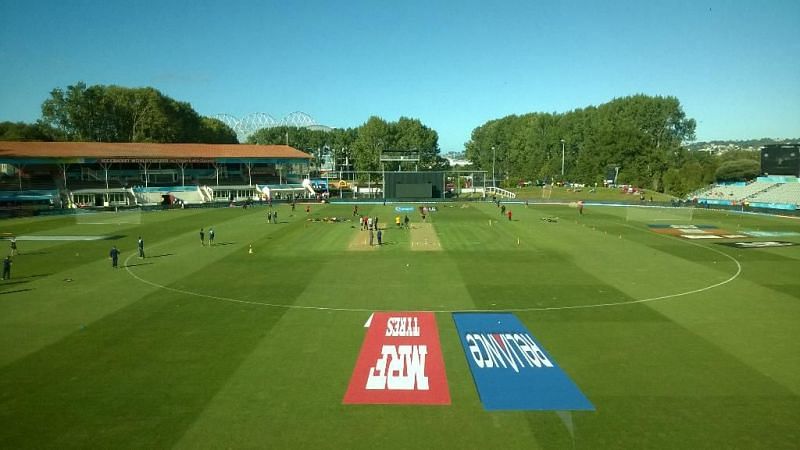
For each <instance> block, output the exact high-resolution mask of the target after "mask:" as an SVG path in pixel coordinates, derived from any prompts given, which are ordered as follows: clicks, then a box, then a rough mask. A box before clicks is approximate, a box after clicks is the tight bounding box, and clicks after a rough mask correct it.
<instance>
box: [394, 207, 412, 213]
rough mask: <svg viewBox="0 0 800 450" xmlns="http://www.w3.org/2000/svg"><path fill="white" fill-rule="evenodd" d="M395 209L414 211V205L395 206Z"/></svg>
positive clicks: (398, 210)
mask: <svg viewBox="0 0 800 450" xmlns="http://www.w3.org/2000/svg"><path fill="white" fill-rule="evenodd" d="M394 210H395V211H397V212H414V207H413V206H395V207H394Z"/></svg>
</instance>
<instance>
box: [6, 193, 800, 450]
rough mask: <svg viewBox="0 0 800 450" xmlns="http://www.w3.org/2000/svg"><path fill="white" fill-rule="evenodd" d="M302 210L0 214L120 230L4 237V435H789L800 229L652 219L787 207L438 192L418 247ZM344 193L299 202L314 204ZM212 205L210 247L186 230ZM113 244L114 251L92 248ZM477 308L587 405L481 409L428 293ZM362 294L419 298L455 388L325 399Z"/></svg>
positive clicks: (444, 317)
mask: <svg viewBox="0 0 800 450" xmlns="http://www.w3.org/2000/svg"><path fill="white" fill-rule="evenodd" d="M302 208H303V206H300V207H298V211H297V212H296V213H295V214H294V216H291V213H290V210H289V207H288V206H286V205H281V206H279V207H278V210H279V211H280V221H281V223H279V224H277V225H268V224H267V223H266V220H265V213H266V209H265V208H250V209H239V208H224V209H193V210H188V209H187V210H170V211H159V212H148V213H141V215H139V216H137V215H135V214H134V215H131V216H130V217H128V219H126V221H129V222H132V223H119V224H114V223H109V224H103V223H104V222H113V214H112V213H109V214H107V215H102V216H96V220H94V217H95V216H91V217H90V218H89V219H87V218H81V221H80V222H81V223H77V222H76V219H75V218H73V217H52V218H33V219H19V220H7V221H2V222H0V232H6V233H14V234H16V235H20V236H22V235H43V236H74V235H80V236H89V235H104V236H115V238H114V239H113V240H100V241H51V240H40V241H29V240H20V241H19V249H20V252H21V255H19V256H17V257H16V258H14V265H13V278H12V279H11V280H6V281H3V282H1V283H0V290H1V291H0V448H7V449H19V448H59V449H64V448H104V449H105V448H148V449H154V448H184V449H196V448H282V447H290V448H526V449H531V448H572V447H575V448H586V449H594V448H607V447H608V448H669V449H674V448H769V449H775V448H797V445H798V442H800V426H798V424H800V398H799V397H798V396H800V301H799V300H800V281H798V280H799V278H798V269H799V268H800V264H799V263H800V246H797V247H786V248H774V249H747V250H742V249H734V248H730V247H724V246H720V245H717V244H715V243H712V242H708V241H700V242H698V241H689V240H685V239H681V238H678V237H671V236H664V235H659V234H656V233H654V232H652V231H650V230H649V229H648V227H647V224H648V223H662V224H664V223H675V224H683V223H689V222H691V223H694V224H709V225H717V226H719V227H720V228H724V229H726V230H728V231H731V232H737V231H742V230H762V231H791V232H800V221H798V220H794V219H788V218H780V217H763V216H754V215H742V214H736V213H725V212H716V211H705V210H698V211H695V212H694V215H693V217H691V220H690V218H689V217H688V215H682V213H675V212H673V211H672V210H658V209H649V210H648V209H635V210H634V209H631V208H615V207H599V206H591V205H590V206H587V208H586V210H585V214H584V215H583V216H578V214H577V211H576V209H574V208H569V207H567V206H543V205H535V206H534V205H531V206H529V207H527V208H526V207H525V206H524V205H519V204H517V205H511V206H510V209H511V210H512V211H513V219H514V220H513V221H511V222H509V221H508V220H507V219H506V218H503V217H501V216H500V214H499V211H498V209H497V208H496V207H495V206H493V205H491V204H487V203H483V204H466V205H464V206H463V207H462V205H460V204H454V205H453V206H452V207H449V206H448V205H443V206H440V207H439V208H440V209H439V211H438V212H436V213H434V214H433V215H432V223H433V227H434V230H435V232H436V235H435V236H436V237H437V238H438V239H439V243H438V245H437V244H436V243H435V242H434V240H433V239H431V240H429V241H427V243H426V242H421V241H415V240H414V239H415V237H414V236H416V235H415V233H414V230H412V231H411V232H408V231H398V230H394V229H393V224H392V223H391V222H392V221H393V217H394V216H395V213H394V206H393V205H387V206H383V205H360V211H361V212H363V213H366V214H369V215H371V216H379V217H380V219H381V221H382V222H383V223H384V224H388V226H389V230H388V231H387V232H386V235H385V241H386V243H387V244H386V245H384V246H382V247H381V248H376V249H363V248H361V247H363V241H362V239H364V238H363V236H364V235H365V232H360V231H359V230H358V229H357V226H356V223H355V222H350V223H348V222H344V223H319V222H307V221H306V214H305V212H304V211H302ZM351 211H352V206H349V205H327V206H323V205H313V206H312V216H314V217H318V218H320V217H325V216H339V217H344V218H351V217H352V213H351ZM410 217H411V219H412V223H413V224H416V223H417V222H418V215H417V214H413V215H410ZM544 217H558V218H559V220H558V223H551V222H546V221H543V220H541V219H542V218H544ZM492 219H494V220H495V222H493V223H492V225H491V226H490V225H489V222H490V220H492ZM88 222H91V224H90V223H88ZM136 222H140V223H136ZM212 226H213V228H214V229H215V231H216V234H217V238H216V241H217V245H216V246H215V247H213V248H208V247H201V246H200V243H199V237H198V231H199V229H200V227H205V228H206V229H208V227H212ZM139 235H141V236H142V237H143V238H144V240H145V243H146V251H147V254H148V258H146V259H144V260H140V259H139V258H137V257H136V256H135V251H136V239H137V236H139ZM426 239H427V238H426ZM769 239H771V240H774V239H777V240H782V241H792V242H800V236H788V237H780V238H769ZM741 240H755V241H759V240H761V241H763V240H768V239H767V238H750V239H741ZM112 244H116V245H117V246H119V247H120V249H121V250H122V258H121V264H122V265H123V266H125V267H124V268H120V269H117V270H112V268H111V267H110V266H111V264H110V262H109V260H108V251H109V249H110V247H111V245H112ZM359 244H361V247H360V246H359ZM0 245H7V243H5V244H4V243H2V242H0ZM250 245H252V248H253V250H254V253H253V254H248V248H249V246H250ZM6 248H7V247H6ZM418 250H420V251H418ZM268 304H269V305H280V306H269V305H268ZM601 305H607V306H601ZM474 309H480V310H499V311H503V310H514V311H515V314H516V315H517V316H518V317H519V318H520V320H521V321H522V322H523V323H524V324H525V325H526V326H527V327H528V329H529V330H530V331H531V332H532V334H533V335H534V336H536V338H537V340H538V341H539V343H540V344H542V345H543V346H544V347H545V348H546V349H547V350H548V352H549V353H550V354H551V355H552V356H553V357H554V359H555V360H556V361H557V363H558V364H559V365H560V366H561V368H562V369H563V370H564V371H565V372H566V373H567V374H568V375H569V376H570V377H571V378H572V380H573V381H575V383H576V384H577V385H578V386H579V387H580V388H581V390H582V391H583V393H584V394H585V395H586V396H587V397H588V398H589V399H590V400H591V401H592V403H593V404H594V405H595V407H596V408H597V410H596V411H594V412H573V413H569V414H561V415H559V414H557V413H555V412H513V411H510V412H487V411H485V410H484V409H483V407H482V405H481V403H480V400H479V398H478V394H477V392H476V389H475V385H474V383H473V381H472V377H471V375H470V372H469V368H468V365H467V361H466V358H465V355H464V352H463V350H462V349H461V346H460V344H459V341H458V336H457V334H456V331H455V326H454V324H453V320H452V318H451V315H450V314H449V313H448V312H447V311H460V310H474ZM379 310H399V311H403V310H407V311H411V310H433V311H437V314H436V319H437V324H438V328H439V336H440V340H441V345H442V351H443V354H444V362H445V366H446V371H447V377H448V383H449V387H450V394H451V397H452V404H451V405H448V406H377V405H343V404H342V398H343V396H344V393H345V390H346V388H347V385H348V382H349V379H350V376H351V373H352V369H353V366H354V364H355V362H356V359H357V357H358V352H359V350H360V347H361V344H362V341H363V339H364V335H365V331H366V329H365V328H364V322H365V321H366V320H367V318H368V317H369V315H370V314H369V312H370V311H379ZM570 421H571V425H572V428H571V429H570V427H568V426H567V425H568V424H570Z"/></svg>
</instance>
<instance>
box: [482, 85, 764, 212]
mask: <svg viewBox="0 0 800 450" xmlns="http://www.w3.org/2000/svg"><path fill="white" fill-rule="evenodd" d="M695 126H696V123H695V120H694V119H691V118H688V117H686V114H685V113H684V111H683V108H682V107H681V105H680V102H679V101H678V99H677V98H675V97H658V96H647V95H634V96H629V97H624V98H618V99H614V100H612V101H610V102H608V103H605V104H602V105H599V106H596V107H595V106H590V107H587V108H583V109H576V110H574V111H570V112H566V113H563V114H556V113H552V114H551V113H531V114H525V115H521V116H517V115H512V116H508V117H504V118H502V119H497V120H491V121H489V122H486V123H485V124H483V125H481V126H479V127H477V128H476V129H475V130H473V132H472V136H471V139H470V141H469V142H467V144H466V156H467V158H468V159H469V160H470V161H472V162H473V163H475V164H476V165H477V166H479V167H481V168H484V169H486V170H493V171H494V173H495V176H496V177H497V178H498V179H500V180H503V181H504V182H505V183H507V184H515V183H516V182H517V181H518V180H522V179H525V180H529V179H538V180H550V179H555V180H565V181H574V182H583V183H589V184H593V183H602V181H603V180H604V179H606V177H607V176H608V174H610V173H611V174H615V175H616V177H617V183H619V184H634V185H637V186H641V187H644V188H648V189H653V190H657V191H661V192H668V193H671V194H673V195H678V196H682V195H685V194H686V193H689V192H691V191H693V190H695V189H697V188H699V187H701V186H704V185H707V184H708V183H711V182H713V181H715V180H733V179H744V178H752V177H754V176H756V175H758V171H759V168H758V164H755V165H754V164H753V162H757V161H758V153H757V152H744V151H740V152H730V153H728V154H725V155H721V156H713V155H710V154H708V153H705V152H695V151H689V150H688V149H687V148H686V147H685V144H686V143H688V142H689V141H692V140H694V137H695V134H694V133H695Z"/></svg>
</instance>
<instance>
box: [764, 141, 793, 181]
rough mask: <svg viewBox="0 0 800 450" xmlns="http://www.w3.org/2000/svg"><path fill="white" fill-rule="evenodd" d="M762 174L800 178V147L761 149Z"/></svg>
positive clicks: (774, 146) (787, 146) (766, 147)
mask: <svg viewBox="0 0 800 450" xmlns="http://www.w3.org/2000/svg"><path fill="white" fill-rule="evenodd" d="M761 173H762V174H764V175H794V176H796V177H800V145H796V144H795V145H779V144H778V145H767V146H764V147H761Z"/></svg>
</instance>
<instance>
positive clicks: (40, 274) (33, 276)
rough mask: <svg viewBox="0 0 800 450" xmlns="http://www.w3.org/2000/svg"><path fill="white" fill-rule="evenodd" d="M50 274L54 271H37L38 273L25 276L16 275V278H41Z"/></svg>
mask: <svg viewBox="0 0 800 450" xmlns="http://www.w3.org/2000/svg"><path fill="white" fill-rule="evenodd" d="M50 275H52V273H37V274H36V275H27V276H24V277H16V278H14V279H15V280H27V279H30V278H41V277H47V276H50Z"/></svg>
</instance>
